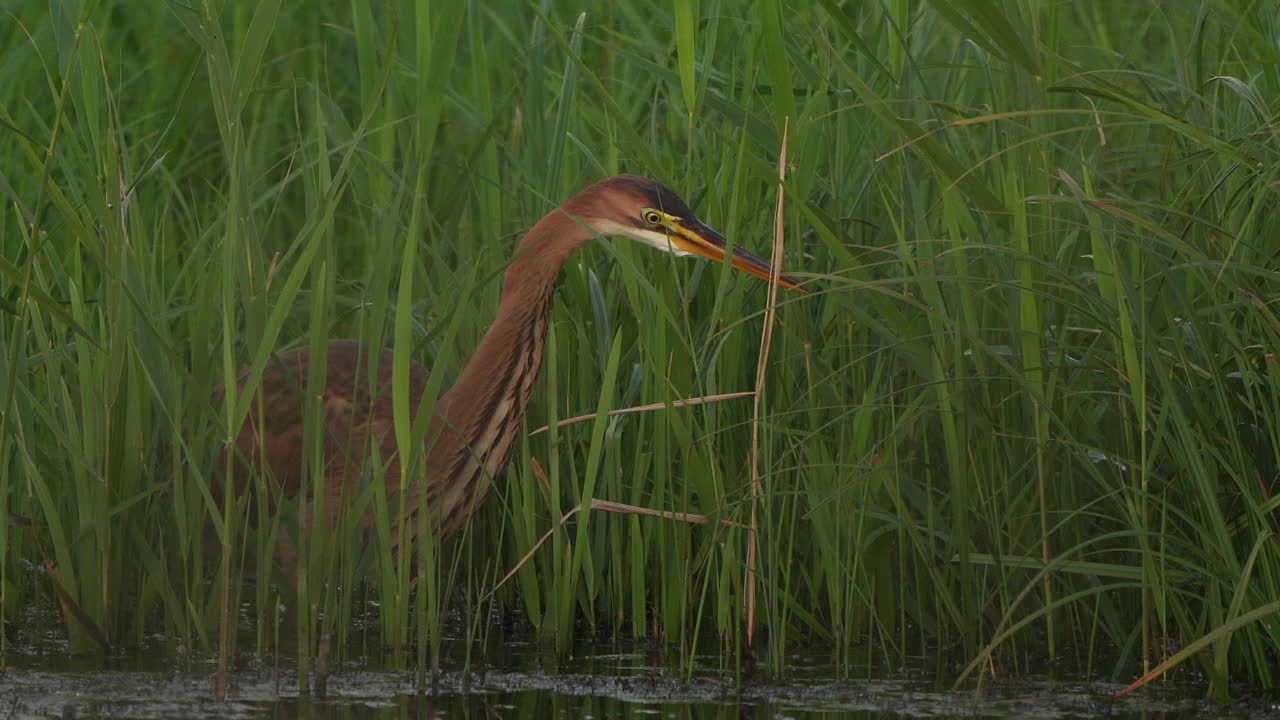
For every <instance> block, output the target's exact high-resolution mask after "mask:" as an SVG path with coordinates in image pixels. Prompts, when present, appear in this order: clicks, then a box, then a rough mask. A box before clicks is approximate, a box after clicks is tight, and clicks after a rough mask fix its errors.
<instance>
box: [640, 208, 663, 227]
mask: <svg viewBox="0 0 1280 720" xmlns="http://www.w3.org/2000/svg"><path fill="white" fill-rule="evenodd" d="M643 217H644V221H645V222H647V223H649V224H650V225H658V224H659V223H661V222H662V216H661V215H659V214H658V211H657V210H645V211H644V216H643Z"/></svg>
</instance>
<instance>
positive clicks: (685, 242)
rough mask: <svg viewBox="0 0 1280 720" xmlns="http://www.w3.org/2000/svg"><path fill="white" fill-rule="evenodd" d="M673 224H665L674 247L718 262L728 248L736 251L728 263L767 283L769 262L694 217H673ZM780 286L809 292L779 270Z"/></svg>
mask: <svg viewBox="0 0 1280 720" xmlns="http://www.w3.org/2000/svg"><path fill="white" fill-rule="evenodd" d="M672 220H673V222H671V223H670V224H666V223H664V225H665V227H666V228H667V231H668V233H670V238H671V244H672V245H674V246H675V247H676V249H677V250H680V251H681V252H687V253H692V254H694V255H698V256H700V257H704V258H707V259H708V260H712V261H715V262H724V256H725V253H726V252H728V248H730V247H732V248H733V257H732V258H731V259H730V260H729V264H730V265H732V266H733V267H734V268H736V269H738V270H741V271H742V272H744V273H747V274H748V275H754V276H756V277H758V278H760V279H761V280H764V281H766V282H768V281H769V280H770V279H771V278H770V275H771V270H772V268H771V267H770V265H769V263H768V261H766V260H764V259H763V258H760V257H759V256H757V255H754V254H752V253H751V252H750V251H748V250H747V249H746V248H744V247H742V246H741V245H737V244H732V245H731V244H730V243H729V241H728V240H727V239H726V238H725V236H723V235H721V234H720V233H718V232H716V231H715V230H712V229H711V228H709V227H707V226H706V225H704V224H702V223H701V222H699V221H698V220H697V219H695V218H688V219H686V218H672ZM778 285H779V286H781V287H784V288H787V289H789V290H798V291H800V292H802V293H808V292H809V290H808V289H806V288H805V287H803V286H802V285H800V281H799V280H797V279H796V278H795V277H793V276H792V275H789V274H787V273H785V272H781V271H779V273H778Z"/></svg>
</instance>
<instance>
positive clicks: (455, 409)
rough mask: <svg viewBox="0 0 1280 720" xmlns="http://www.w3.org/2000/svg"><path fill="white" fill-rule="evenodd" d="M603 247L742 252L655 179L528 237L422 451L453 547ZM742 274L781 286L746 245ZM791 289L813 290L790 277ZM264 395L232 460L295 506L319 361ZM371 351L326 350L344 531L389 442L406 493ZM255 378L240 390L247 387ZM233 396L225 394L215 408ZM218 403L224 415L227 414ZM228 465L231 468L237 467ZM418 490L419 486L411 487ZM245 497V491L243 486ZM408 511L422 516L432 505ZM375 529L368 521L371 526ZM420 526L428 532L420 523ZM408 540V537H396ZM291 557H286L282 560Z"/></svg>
mask: <svg viewBox="0 0 1280 720" xmlns="http://www.w3.org/2000/svg"><path fill="white" fill-rule="evenodd" d="M597 236H614V237H625V238H630V239H632V240H637V241H639V242H641V243H644V244H645V245H648V246H649V247H652V248H655V249H657V250H661V251H664V252H669V253H673V254H675V255H699V256H701V257H704V258H708V259H710V260H714V261H723V260H724V256H725V253H726V251H727V248H728V247H729V243H728V242H727V241H726V240H725V238H724V236H723V235H721V234H720V233H718V232H716V231H715V230H712V229H711V228H709V227H707V226H706V225H705V224H703V223H702V222H701V221H700V220H698V218H697V217H696V216H695V215H694V214H693V211H691V210H690V209H689V207H688V206H687V205H685V203H684V201H683V200H681V199H680V197H679V196H678V195H676V194H675V193H674V192H672V191H671V190H669V189H667V188H666V187H664V186H663V185H661V184H660V183H658V182H655V181H654V180H650V179H648V178H644V177H639V176H636V175H618V176H616V177H611V178H608V179H606V180H602V181H600V182H598V183H596V184H594V185H591V186H589V187H587V188H585V189H583V190H582V191H580V192H579V193H577V194H576V195H574V196H573V197H571V198H569V200H567V201H566V202H565V203H564V204H563V205H561V206H559V207H557V208H555V209H554V210H552V211H551V212H549V213H547V215H546V216H544V217H543V218H542V219H541V220H539V221H538V223H537V224H536V225H534V226H533V228H532V229H530V230H529V232H528V233H527V234H526V235H525V236H524V238H523V239H522V240H521V241H520V244H519V246H518V247H517V249H516V253H515V258H514V259H513V260H512V261H511V264H510V266H509V267H508V268H507V270H506V275H505V277H504V279H503V283H502V296H501V300H500V301H499V305H498V315H497V317H496V318H495V319H494V321H493V324H492V325H491V326H490V327H489V329H488V331H487V332H486V333H485V335H484V338H483V339H482V340H481V341H480V346H479V347H478V348H477V349H476V351H475V354H474V355H472V356H471V359H470V360H469V361H468V362H467V364H466V366H465V367H464V368H463V369H462V372H461V374H460V375H459V376H458V379H457V382H456V383H455V384H454V385H453V387H451V388H450V389H449V390H448V391H446V392H445V393H443V394H442V395H441V396H440V397H439V399H438V400H437V401H436V403H435V405H434V408H433V415H432V418H431V422H430V423H429V426H428V429H427V432H426V436H425V437H426V440H425V441H424V445H423V449H424V451H425V452H426V457H425V473H426V478H427V481H426V488H427V503H428V507H429V509H430V513H431V521H432V522H431V527H432V529H433V531H434V532H435V534H436V535H438V536H445V535H448V534H450V533H452V532H455V531H456V530H458V529H459V528H461V527H462V526H463V524H464V523H465V522H466V520H467V518H468V517H469V516H470V515H471V513H472V512H473V511H475V509H476V508H477V507H478V506H479V504H480V502H481V501H482V500H483V499H484V497H485V495H486V494H487V493H488V490H489V488H490V486H491V483H492V479H493V478H494V477H495V476H496V475H497V474H498V473H499V472H500V471H501V470H502V469H503V468H504V466H505V465H506V462H507V460H508V458H509V457H510V455H511V451H512V448H513V446H514V445H515V440H516V437H517V434H518V433H519V431H520V425H521V419H522V417H523V416H524V412H525V409H526V408H527V407H528V405H529V400H530V398H531V396H532V395H533V389H534V384H535V382H536V380H537V377H538V371H539V369H540V367H541V365H542V351H543V344H544V341H545V337H546V329H547V318H548V315H549V313H550V310H551V301H552V296H553V295H554V292H555V288H556V283H557V281H558V279H559V276H560V270H561V268H562V267H563V265H564V263H565V261H566V260H567V259H568V257H569V256H570V255H571V254H573V252H574V251H575V250H577V249H578V248H581V247H583V246H584V245H586V244H587V243H588V242H590V241H591V240H592V238H594V237H597ZM731 264H732V266H733V267H734V268H737V269H738V270H741V271H743V272H746V273H749V274H751V275H754V276H756V277H758V278H763V279H765V280H768V279H769V277H770V267H769V263H767V262H766V261H764V260H762V259H761V258H759V257H757V256H755V255H753V254H751V253H750V252H747V251H746V250H744V249H743V248H741V247H738V246H736V245H735V246H733V256H732V259H731ZM778 284H779V285H781V286H783V287H786V288H791V289H794V290H799V291H801V292H807V291H806V290H805V289H804V288H802V287H801V286H800V284H799V281H798V280H797V279H796V278H794V277H793V276H791V275H788V274H786V273H782V274H780V275H779V276H778ZM278 359H279V362H273V363H271V364H269V365H268V367H267V369H266V370H265V371H264V373H263V376H262V383H261V387H260V393H261V400H262V408H263V412H262V413H261V414H260V415H259V414H258V413H255V412H251V413H250V416H249V418H248V419H247V420H246V421H245V423H244V425H243V426H242V428H241V430H240V432H239V434H238V435H237V436H236V438H235V442H234V443H233V444H231V445H230V446H228V447H227V448H226V449H225V452H231V453H233V454H234V455H235V456H236V457H237V458H238V464H239V471H238V472H237V473H236V474H237V476H238V477H241V478H245V477H248V476H249V474H250V473H251V472H253V471H255V470H262V469H265V470H266V473H267V475H268V476H269V477H270V478H271V479H272V481H273V482H274V483H275V484H276V486H277V487H278V488H279V491H280V492H281V494H282V495H283V496H284V497H292V496H295V495H296V494H297V493H298V491H299V489H300V487H301V484H302V482H303V422H302V415H303V405H304V403H303V399H302V391H301V388H305V387H306V385H307V375H308V369H309V364H310V362H311V358H310V355H309V353H308V349H307V348H305V347H304V348H298V349H295V350H290V351H287V352H283V353H280V354H279V355H278ZM369 359H370V349H369V348H367V347H366V346H364V345H362V344H361V343H359V342H357V341H355V340H334V341H331V342H330V343H329V346H328V350H327V365H326V371H327V378H326V382H325V387H324V389H323V394H322V396H321V398H320V407H321V408H322V410H323V414H324V415H323V428H324V429H323V433H324V443H323V445H324V447H323V460H324V463H325V468H324V472H325V483H324V486H325V498H324V503H325V505H324V507H325V512H326V515H327V516H328V517H329V519H330V520H331V521H332V520H333V519H334V516H335V514H336V512H337V510H338V508H339V507H340V503H341V502H342V497H343V494H344V493H348V498H349V497H351V496H352V495H353V493H352V491H353V490H354V484H355V483H356V482H358V481H359V480H360V477H361V472H362V470H363V468H364V467H365V465H366V463H367V462H368V461H369V459H370V457H371V456H372V453H371V450H370V448H371V444H372V443H377V445H378V449H379V453H380V455H379V457H381V458H382V459H384V462H386V466H385V468H384V470H383V475H382V480H383V482H384V483H385V484H386V491H387V495H388V500H389V501H391V500H392V498H393V496H394V495H395V494H396V493H398V492H399V488H400V467H399V464H398V462H397V459H398V456H397V451H396V441H395V433H394V430H393V412H392V401H391V389H390V388H391V364H392V363H391V351H390V350H383V351H382V354H381V357H380V359H379V362H378V376H377V379H376V383H375V384H374V385H373V386H371V385H370V382H369V371H368V362H369ZM409 375H410V377H409V392H410V394H411V401H412V402H413V403H414V407H413V408H412V409H413V410H414V412H415V413H416V411H417V405H416V402H417V401H418V399H419V398H421V397H422V395H423V392H424V389H425V388H426V386H427V371H426V369H424V368H422V367H420V366H418V365H411V366H410V369H409ZM243 382H244V376H242V377H241V379H240V383H241V384H243ZM220 395H221V392H220V391H215V400H217V399H218V396H220ZM216 404H217V403H216V402H215V406H216ZM225 460H226V458H225V456H224V463H223V465H222V466H223V467H225ZM409 486H410V487H411V488H414V487H415V486H416V483H410V484H409ZM238 489H239V490H240V491H241V492H243V491H244V489H245V486H244V485H240V486H239V488H238ZM414 492H415V491H411V492H410V493H407V495H409V496H408V497H406V498H404V499H403V502H404V503H406V504H405V506H404V508H403V509H404V511H405V515H404V517H412V516H413V514H414V512H415V511H416V510H417V507H418V505H419V504H420V503H419V498H417V497H416V496H413V495H414ZM371 519H372V517H371V515H369V516H366V518H365V522H366V523H368V522H369V521H370V520H371ZM414 526H415V527H416V524H415V525H414ZM396 534H397V536H398V533H396ZM288 554H292V553H289V552H288V550H286V549H284V548H282V557H281V561H282V562H283V563H288V560H287V559H286V558H285V557H284V556H285V555H288Z"/></svg>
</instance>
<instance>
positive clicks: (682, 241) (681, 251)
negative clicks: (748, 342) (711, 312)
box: [564, 175, 808, 292]
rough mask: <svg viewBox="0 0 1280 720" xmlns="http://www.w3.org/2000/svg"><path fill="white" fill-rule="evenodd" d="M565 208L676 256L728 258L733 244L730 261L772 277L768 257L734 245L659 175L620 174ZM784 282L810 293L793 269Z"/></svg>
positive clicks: (599, 229)
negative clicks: (792, 272) (794, 274)
mask: <svg viewBox="0 0 1280 720" xmlns="http://www.w3.org/2000/svg"><path fill="white" fill-rule="evenodd" d="M564 209H565V211H566V212H567V213H569V214H571V215H574V216H576V217H577V218H578V219H579V221H580V222H582V223H585V224H586V225H587V226H588V227H590V228H591V229H592V230H593V231H595V232H596V233H598V234H600V235H604V236H614V237H625V238H630V239H632V240H636V241H639V242H641V243H644V244H645V245H648V246H649V247H651V248H654V249H656V250H660V251H662V252H669V253H672V254H673V255H698V256H700V257H704V258H707V259H708V260H712V261H714V262H723V261H724V256H725V254H726V253H727V252H729V248H730V247H732V249H733V257H732V259H731V260H730V264H731V265H732V266H733V267H734V268H737V269H738V270H741V271H742V272H745V273H748V274H750V275H754V276H756V277H758V278H761V279H763V280H766V281H767V280H768V279H769V274H770V267H769V263H768V262H767V261H765V260H764V259H762V258H760V257H758V256H756V255H754V254H752V253H751V252H749V251H747V250H746V249H745V248H743V247H742V246H740V245H736V244H734V245H730V244H729V242H728V241H727V240H726V239H725V237H724V235H721V234H720V233H718V232H716V231H715V230H713V229H711V228H710V227H708V226H707V225H706V224H705V223H703V222H702V221H701V220H699V219H698V217H697V216H696V215H694V214H693V211H692V210H690V209H689V206H688V205H686V204H685V202H684V200H681V199H680V196H679V195H676V194H675V193H674V192H672V191H671V190H670V189H669V188H667V187H666V186H664V185H663V184H662V183H659V182H657V181H655V180H650V179H649V178H646V177H640V176H639V175H616V176H614V177H611V178H608V179H606V180H601V181H600V182H598V183H596V184H595V185H592V186H591V187H588V188H586V189H585V190H583V191H582V192H580V193H578V195H576V196H574V198H572V199H571V200H570V201H569V202H566V203H565V205H564ZM778 284H779V285H780V286H782V287H785V288H790V289H793V290H799V291H800V292H808V290H806V289H805V288H804V287H802V286H801V285H800V282H799V280H797V279H796V278H795V277H793V276H791V275H789V274H787V273H780V274H779V275H778Z"/></svg>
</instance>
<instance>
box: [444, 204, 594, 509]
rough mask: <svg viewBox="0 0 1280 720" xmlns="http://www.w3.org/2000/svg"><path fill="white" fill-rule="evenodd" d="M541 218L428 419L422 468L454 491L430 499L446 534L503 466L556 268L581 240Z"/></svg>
mask: <svg viewBox="0 0 1280 720" xmlns="http://www.w3.org/2000/svg"><path fill="white" fill-rule="evenodd" d="M545 221H546V218H544V223H545ZM544 223H539V224H538V225H537V226H534V228H533V230H530V232H529V234H528V235H526V236H525V239H524V240H523V241H522V242H521V244H520V247H519V249H518V250H517V253H516V257H515V259H514V260H513V261H512V263H511V265H510V267H509V268H508V270H507V273H506V277H505V280H504V282H503V286H502V298H501V300H500V302H499V307H498V315H497V317H496V318H495V319H494V322H493V325H491V326H490V327H489V330H488V331H487V332H486V333H485V335H484V338H482V339H481V341H480V346H479V347H478V348H477V349H476V352H475V354H474V355H472V356H471V360H470V361H468V362H467V364H466V366H465V367H464V368H463V369H462V372H461V374H460V375H459V376H458V381H457V382H456V383H455V384H454V386H453V387H452V388H450V389H449V391H448V392H446V393H445V394H444V395H443V396H441V398H440V400H439V402H438V403H437V409H436V413H435V420H436V421H441V422H440V424H439V425H438V427H439V436H438V437H437V439H436V442H435V444H434V446H433V447H432V449H431V450H430V452H429V455H428V469H429V471H430V472H431V474H433V475H435V476H436V477H437V478H439V479H440V480H443V481H445V482H446V483H447V484H448V485H450V486H451V488H450V489H442V490H440V492H444V493H449V494H451V495H452V494H457V497H446V498H441V499H442V500H444V502H443V503H437V506H436V507H437V508H438V509H439V511H440V512H443V513H445V516H444V517H441V518H439V521H440V522H441V523H442V530H443V531H444V532H446V533H447V532H449V531H451V530H452V529H454V528H453V522H454V518H455V516H456V517H457V518H458V521H459V522H461V521H462V520H463V519H465V517H466V516H467V515H469V514H470V510H471V509H472V508H473V507H474V504H475V503H478V502H479V501H480V500H481V499H483V497H484V494H485V492H486V491H487V490H488V488H489V486H490V483H491V480H492V477H493V476H494V475H495V474H497V473H498V472H500V471H501V470H502V469H503V467H504V466H505V465H506V461H507V458H508V457H509V456H510V453H511V450H512V448H513V447H514V445H515V438H516V437H517V435H518V434H519V431H520V427H521V421H522V420H523V417H524V413H525V410H526V409H527V408H528V406H529V401H530V399H531V398H532V397H533V389H534V386H535V385H536V384H537V379H538V373H539V371H540V370H541V368H542V355H543V349H544V345H545V340H546V331H547V322H548V318H549V316H550V313H551V303H552V300H553V299H554V296H555V288H556V284H557V282H558V280H559V276H560V270H561V268H562V267H563V266H564V263H565V260H567V259H568V257H569V255H570V254H572V253H573V251H574V250H575V249H577V247H579V246H580V245H581V243H580V242H577V241H576V240H577V237H576V236H574V235H566V234H565V233H563V232H561V233H560V234H558V235H557V234H550V233H549V230H554V229H555V228H554V227H552V228H544V227H542V226H543V225H544ZM582 233H583V236H584V237H586V236H589V233H588V232H587V231H585V230H583V231H582ZM566 240H569V241H573V242H567V241H566Z"/></svg>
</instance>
